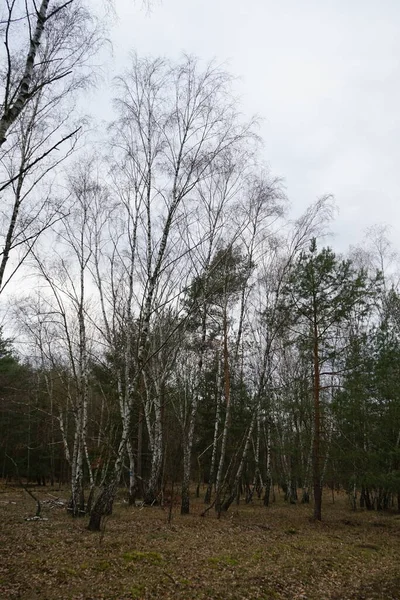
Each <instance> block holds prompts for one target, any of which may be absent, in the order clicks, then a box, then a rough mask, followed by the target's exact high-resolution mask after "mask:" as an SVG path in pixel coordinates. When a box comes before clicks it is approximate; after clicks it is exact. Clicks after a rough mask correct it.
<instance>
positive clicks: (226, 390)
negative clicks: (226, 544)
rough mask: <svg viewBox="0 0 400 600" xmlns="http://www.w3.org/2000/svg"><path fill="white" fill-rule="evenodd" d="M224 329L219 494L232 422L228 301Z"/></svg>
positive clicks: (217, 491)
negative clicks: (223, 409)
mask: <svg viewBox="0 0 400 600" xmlns="http://www.w3.org/2000/svg"><path fill="white" fill-rule="evenodd" d="M223 330H224V340H223V348H224V351H223V358H224V395H225V405H226V411H225V421H224V428H223V431H222V441H221V454H220V457H219V465H218V471H217V479H216V484H215V487H216V494H217V496H218V495H219V494H220V492H221V482H222V472H223V468H224V463H225V454H226V445H227V441H228V431H229V427H230V422H231V384H230V372H229V354H228V319H227V306H226V303H225V306H224V317H223ZM217 504H218V501H217V502H216V505H217Z"/></svg>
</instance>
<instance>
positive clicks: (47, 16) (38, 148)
mask: <svg viewBox="0 0 400 600" xmlns="http://www.w3.org/2000/svg"><path fill="white" fill-rule="evenodd" d="M1 19H2V20H1V24H0V33H1V36H2V39H3V44H2V51H1V52H2V56H0V69H1V71H2V89H1V90H0V95H1V100H0V102H1V104H0V195H1V201H2V207H3V209H2V213H1V238H0V292H1V291H2V290H3V289H4V287H5V285H6V284H7V283H8V281H9V280H10V279H11V278H12V277H13V276H14V274H15V272H16V271H17V270H18V268H19V267H20V266H21V265H22V264H23V262H24V261H25V259H26V257H27V256H28V255H29V252H30V250H31V249H32V247H33V246H34V244H35V242H36V240H37V239H38V237H39V236H40V235H41V234H42V233H43V232H44V231H46V230H47V229H49V228H50V227H51V226H52V225H53V224H54V223H55V222H56V221H57V220H58V219H59V218H60V217H62V216H63V215H64V214H65V206H64V205H63V201H62V200H61V199H60V196H61V194H60V189H59V188H58V189H57V186H56V184H55V181H54V179H55V178H54V174H55V171H56V170H57V166H58V165H59V164H60V163H61V162H62V161H63V160H65V159H66V158H68V156H69V155H70V153H71V152H72V151H73V150H74V148H75V144H76V141H77V137H78V135H79V132H80V123H79V119H78V118H77V116H76V98H77V94H78V92H79V91H80V90H82V89H84V88H85V87H87V85H88V84H89V83H90V81H91V80H92V79H93V78H92V72H93V69H91V67H90V64H89V61H90V58H91V57H92V56H93V54H94V53H95V52H96V51H97V50H98V48H99V46H100V44H101V33H100V29H99V28H98V26H97V24H96V22H95V20H94V17H93V15H91V14H90V12H89V11H88V10H86V9H85V7H84V5H83V4H82V3H81V2H80V1H79V0H69V1H68V2H64V3H61V4H60V3H57V2H55V1H53V0H41V2H40V3H37V2H34V1H32V0H29V1H26V2H23V1H20V0H6V1H5V3H4V5H3V7H2V9H1ZM10 259H11V262H10Z"/></svg>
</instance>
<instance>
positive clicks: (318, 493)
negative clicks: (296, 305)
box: [312, 298, 322, 521]
mask: <svg viewBox="0 0 400 600" xmlns="http://www.w3.org/2000/svg"><path fill="white" fill-rule="evenodd" d="M313 337H314V340H313V341H314V344H313V358H314V442H313V460H312V462H313V484H314V519H316V520H317V521H321V519H322V481H321V407H320V374H319V347H318V327H317V317H316V306H315V298H314V319H313Z"/></svg>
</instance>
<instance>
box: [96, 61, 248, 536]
mask: <svg viewBox="0 0 400 600" xmlns="http://www.w3.org/2000/svg"><path fill="white" fill-rule="evenodd" d="M116 108H117V111H118V119H117V121H116V123H115V124H114V125H113V129H114V131H115V136H114V144H113V152H114V156H115V157H116V158H117V160H118V161H119V163H120V164H122V165H123V168H124V170H125V177H126V179H125V182H126V187H127V188H128V187H129V189H130V190H131V192H130V197H129V199H128V201H127V202H125V204H124V209H123V210H124V211H128V213H127V214H129V211H130V214H132V215H134V218H133V222H134V225H133V226H132V228H131V229H130V230H129V231H128V230H126V231H125V232H124V234H123V235H119V236H112V237H113V238H114V240H117V239H118V244H117V246H115V248H114V251H113V259H112V264H113V265H114V267H115V265H116V263H118V262H119V265H120V267H122V270H121V269H120V268H113V272H114V276H115V274H116V273H117V272H121V273H125V275H124V277H122V279H121V280H120V282H121V285H122V287H121V288H118V286H116V285H114V286H113V285H111V287H112V289H114V290H115V293H114V295H113V296H112V298H113V300H112V301H113V302H115V301H116V299H117V298H121V293H122V294H123V297H125V298H126V299H128V304H126V303H125V306H126V310H125V312H124V314H125V315H126V316H128V318H129V319H133V315H134V312H133V311H134V308H136V319H137V322H138V335H137V340H136V343H135V355H134V356H135V358H134V364H135V365H136V369H135V372H134V373H132V374H131V376H130V385H129V390H130V394H131V396H130V401H129V402H128V405H129V406H130V407H131V406H132V399H133V394H134V393H135V390H138V388H139V385H140V381H141V379H142V378H143V377H144V376H145V366H146V364H147V363H148V361H149V360H150V355H149V345H148V341H149V336H150V333H151V328H152V318H153V316H154V315H155V314H156V311H157V308H158V306H159V303H160V302H162V303H164V305H165V304H166V303H168V302H176V299H177V298H179V295H180V293H181V291H183V290H180V289H179V287H178V289H175V290H174V291H173V293H172V295H170V297H169V298H166V297H165V294H163V293H160V292H161V290H163V289H164V290H165V289H166V288H165V286H164V283H165V281H166V279H167V278H168V275H169V274H170V270H169V265H173V267H174V269H176V270H179V268H180V263H181V262H182V260H184V259H185V257H186V256H187V252H188V249H187V247H184V244H182V240H181V236H180V235H179V232H180V229H179V223H180V222H181V220H182V216H183V215H184V214H185V209H186V208H187V207H188V206H189V205H190V203H193V202H196V198H198V195H197V189H198V186H199V185H200V183H201V182H202V181H205V180H206V179H207V178H208V177H209V176H210V166H211V165H212V164H213V163H214V162H215V161H216V160H217V159H218V157H219V156H220V155H221V154H222V153H223V152H225V151H226V149H227V148H229V147H231V146H234V145H236V144H238V143H240V141H241V140H243V139H244V138H246V137H248V136H249V135H250V134H251V124H250V125H249V124H245V125H242V124H241V123H240V121H239V119H238V114H237V110H236V108H235V103H234V101H233V100H232V99H231V94H230V77H229V75H227V74H226V73H225V72H223V71H221V70H220V69H218V68H216V67H215V66H214V65H208V66H207V67H206V68H205V69H204V70H201V69H200V65H199V63H198V61H196V60H195V59H193V58H191V57H184V59H183V60H182V61H181V62H180V63H179V64H177V65H172V64H170V63H168V61H164V60H160V59H157V60H148V59H144V60H139V59H138V58H137V57H134V58H133V64H132V68H131V69H130V71H129V72H128V73H127V74H126V75H125V76H124V77H123V78H121V79H120V80H119V97H118V99H117V101H116ZM120 187H121V186H120ZM132 202H133V203H134V204H132ZM189 212H190V211H189ZM124 248H130V250H129V251H128V252H126V251H125V250H124ZM132 265H135V266H134V270H133V271H132ZM128 273H132V277H135V283H134V293H133V294H132V295H130V294H129V293H128V294H127V295H126V289H127V287H126V286H127V285H128V287H129V283H128V281H129V278H130V276H128V277H127V278H126V275H127V274H128ZM108 280H109V281H111V279H110V277H108ZM124 290H125V291H124ZM133 301H135V302H133ZM124 302H125V301H124ZM133 304H135V306H134V305H133ZM128 309H129V310H128ZM128 313H129V314H128ZM127 326H128V327H129V323H127V324H126V325H125V328H126V327H127ZM157 440H158V441H157V442H156V444H155V445H154V447H153V450H152V451H153V452H155V453H156V454H157V456H162V448H161V447H160V444H161V440H162V436H158V437H157ZM121 452H122V453H124V452H125V443H122V445H121ZM119 477H120V472H118V471H117V470H116V471H115V477H114V478H113V483H112V485H111V487H110V488H109V489H108V490H105V491H104V492H103V494H101V495H100V496H99V498H98V502H97V503H96V505H95V507H94V509H93V511H92V517H91V523H90V525H89V527H90V528H92V529H98V528H99V526H100V520H101V517H102V515H103V514H104V511H105V510H106V505H107V507H108V508H107V510H109V507H110V505H112V500H113V497H114V494H115V491H116V485H117V482H118V481H119ZM154 481H155V479H154V478H151V480H150V481H149V484H148V487H147V490H146V498H147V499H148V500H149V499H150V498H152V499H154V498H156V497H157V495H158V490H157V489H154ZM105 499H107V501H106V502H105Z"/></svg>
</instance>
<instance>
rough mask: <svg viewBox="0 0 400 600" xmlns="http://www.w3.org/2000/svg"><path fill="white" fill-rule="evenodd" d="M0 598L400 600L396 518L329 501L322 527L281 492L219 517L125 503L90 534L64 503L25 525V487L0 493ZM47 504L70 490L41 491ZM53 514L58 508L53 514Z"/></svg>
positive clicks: (28, 506)
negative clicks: (271, 500)
mask: <svg viewBox="0 0 400 600" xmlns="http://www.w3.org/2000/svg"><path fill="white" fill-rule="evenodd" d="M0 492H1V493H0V518H1V523H2V526H1V532H0V548H1V555H0V556H1V558H0V598H4V599H7V600H12V599H14V598H20V599H23V600H35V599H37V600H66V599H71V600H78V599H84V600H100V599H104V600H128V599H129V600H132V599H147V598H173V599H175V600H178V599H185V600H191V599H196V600H197V599H199V600H200V599H204V600H212V599H221V600H225V599H252V600H253V599H254V600H255V599H264V600H267V599H276V600H277V599H288V600H289V599H290V600H300V599H308V600H324V599H327V600H328V599H329V600H333V599H335V600H350V599H359V600H361V599H363V600H372V599H382V600H391V599H392V600H395V599H398V598H399V597H400V568H399V564H400V515H398V514H395V513H377V512H367V511H357V512H353V511H351V510H350V507H349V504H348V501H347V498H346V496H345V495H339V494H338V495H336V497H335V502H334V503H333V502H332V497H331V495H330V494H329V495H328V494H326V498H324V521H323V522H322V523H317V522H313V521H311V520H310V515H311V514H312V507H311V506H305V505H297V506H291V505H287V504H285V503H284V502H283V499H282V498H281V497H280V496H279V495H278V494H277V496H276V502H275V503H273V504H272V505H271V506H270V507H268V508H265V507H263V506H262V503H261V501H259V500H257V499H255V500H254V502H253V503H252V504H250V505H245V504H241V505H239V506H233V507H232V509H231V511H230V512H228V513H227V514H226V515H223V516H221V518H220V519H217V518H216V515H215V513H214V512H213V511H210V512H209V513H208V514H207V516H206V517H204V518H202V517H201V516H200V513H201V511H202V510H204V504H202V502H201V501H200V500H193V502H192V513H191V514H190V515H187V516H181V515H180V514H179V507H178V506H177V507H174V508H173V511H172V515H171V516H172V520H171V523H168V516H169V510H168V509H166V510H162V509H161V508H160V507H143V508H134V507H129V506H128V505H127V504H125V503H124V501H123V493H122V492H121V497H120V498H119V499H118V501H117V503H116V506H115V510H114V514H113V515H112V516H111V517H109V518H108V519H107V520H106V522H105V528H104V530H103V532H102V533H100V534H96V533H91V532H89V531H88V530H87V529H86V525H87V519H75V520H73V519H72V518H71V517H70V516H69V515H68V514H67V513H66V511H65V510H64V509H63V508H62V507H60V506H58V505H57V504H56V503H51V502H45V503H44V504H43V516H44V517H46V518H48V520H46V521H38V522H34V521H26V520H25V517H28V516H32V515H33V514H34V512H35V506H34V504H33V502H32V499H31V498H29V497H28V496H27V494H26V492H24V491H23V490H22V489H19V488H13V487H11V486H2V487H1V489H0ZM35 493H36V494H37V495H39V497H40V499H41V500H48V501H50V500H52V499H54V497H61V498H63V499H66V496H67V492H66V491H64V492H63V491H57V490H52V489H42V490H40V491H39V490H38V489H36V490H35ZM51 506H53V508H51Z"/></svg>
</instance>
